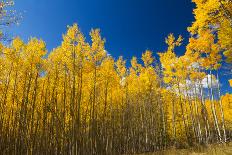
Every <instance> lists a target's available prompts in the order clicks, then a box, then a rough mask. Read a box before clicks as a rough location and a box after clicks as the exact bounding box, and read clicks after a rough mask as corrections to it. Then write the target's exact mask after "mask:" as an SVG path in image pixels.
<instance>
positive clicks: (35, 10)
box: [13, 0, 228, 91]
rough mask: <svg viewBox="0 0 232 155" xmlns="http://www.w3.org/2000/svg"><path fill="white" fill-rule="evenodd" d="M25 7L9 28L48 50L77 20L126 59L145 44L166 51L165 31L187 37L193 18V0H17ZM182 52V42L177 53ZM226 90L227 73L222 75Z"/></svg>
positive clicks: (19, 4) (83, 28) (58, 41)
mask: <svg viewBox="0 0 232 155" xmlns="http://www.w3.org/2000/svg"><path fill="white" fill-rule="evenodd" d="M15 1H16V2H15V8H16V10H18V11H19V12H23V20H22V21H21V24H20V25H19V26H17V27H14V28H13V34H14V35H17V36H20V37H21V38H23V39H24V40H25V41H27V40H28V38H29V37H38V38H42V39H43V40H44V41H45V42H46V43H47V48H48V50H49V51H50V50H51V49H52V48H55V47H56V46H58V45H60V43H61V41H62V34H64V33H65V32H66V28H67V25H72V24H73V23H78V25H79V27H80V28H81V31H82V32H83V33H84V34H85V36H86V37H88V33H89V31H90V30H91V28H100V29H101V32H102V36H103V37H104V38H106V50H107V51H108V52H109V53H110V54H111V55H112V56H113V57H118V56H120V55H123V56H124V58H126V59H127V60H128V61H129V59H130V58H131V57H132V56H137V57H140V56H141V54H142V52H143V51H145V50H146V49H150V50H152V51H153V52H154V53H157V52H158V51H164V50H165V49H166V45H165V43H164V38H165V37H166V36H167V35H168V34H169V33H174V34H175V35H176V36H178V35H179V34H181V35H182V36H183V37H184V38H185V44H186V43H187V41H188V39H187V38H188V37H189V34H188V33H187V30H186V29H187V27H188V26H190V25H191V22H192V21H193V20H194V18H193V15H192V9H193V7H194V4H193V3H191V0H15ZM183 53H184V47H182V48H179V49H177V54H178V55H181V54H183ZM222 84H223V85H224V89H223V90H224V91H226V90H227V89H228V87H227V86H225V85H228V83H227V79H226V78H223V79H222Z"/></svg>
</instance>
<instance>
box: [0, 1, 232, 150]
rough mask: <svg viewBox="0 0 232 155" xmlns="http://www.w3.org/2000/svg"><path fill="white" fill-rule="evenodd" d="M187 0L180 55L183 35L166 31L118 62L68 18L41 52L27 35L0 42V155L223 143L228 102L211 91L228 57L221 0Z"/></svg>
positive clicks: (227, 6) (40, 44)
mask: <svg viewBox="0 0 232 155" xmlns="http://www.w3.org/2000/svg"><path fill="white" fill-rule="evenodd" d="M194 2H195V3H196V9H195V10H194V15H195V18H196V21H195V22H194V23H193V25H192V26H191V27H190V28H189V31H190V33H191V37H190V38H189V43H188V44H187V46H186V52H185V53H184V55H182V56H177V54H176V53H177V52H176V51H177V50H178V49H177V47H179V46H181V44H182V42H183V38H182V37H181V36H179V37H178V38H175V36H174V35H173V34H170V35H169V36H168V37H167V38H166V40H165V42H166V44H167V50H166V51H164V52H160V53H158V55H159V58H157V59H155V58H154V56H153V55H152V52H151V51H150V50H146V51H145V52H144V53H143V54H142V56H141V60H140V59H138V58H137V57H132V59H131V60H130V65H128V64H127V62H126V60H124V59H123V57H122V56H120V57H119V58H118V59H117V60H115V59H114V58H113V57H112V56H110V55H109V53H107V51H106V50H105V39H103V38H102V37H101V35H100V30H99V29H92V30H91V31H90V33H89V35H90V38H91V41H89V42H88V41H86V39H85V36H84V35H83V33H82V32H81V31H80V29H79V27H78V26H77V24H74V25H73V26H69V27H68V30H67V33H66V34H64V35H63V41H62V43H61V44H60V46H58V47H56V48H54V49H53V50H52V51H51V52H50V53H48V52H47V50H46V45H45V42H44V41H42V40H38V39H36V38H32V39H30V40H29V42H28V43H25V42H23V41H22V40H21V39H20V38H15V39H14V40H13V41H12V44H11V45H9V46H5V45H2V44H1V45H0V91H1V93H0V103H1V104H0V144H1V145H0V146H1V147H0V152H4V153H6V154H7V153H8V154H16V153H19V154H26V153H29V154H35V153H40V154H51V153H54V152H55V153H57V154H131V153H141V152H153V151H156V150H161V149H165V148H168V147H171V146H175V147H189V146H194V145H198V144H210V143H215V142H220V143H223V142H227V141H228V139H229V138H231V137H230V135H229V134H228V133H229V132H231V130H232V126H231V124H232V121H231V113H232V110H231V102H232V98H231V95H230V94H226V95H224V96H222V95H221V90H220V83H219V82H220V81H219V74H218V70H219V69H220V67H222V61H223V55H222V52H224V56H226V58H227V62H228V63H229V62H231V57H232V56H231V44H230V42H231V37H230V33H231V27H230V26H229V24H230V20H229V19H230V18H229V16H228V15H229V13H231V3H229V1H228V0H221V1H218V0H194ZM225 10H226V12H225ZM228 12H229V13H228ZM229 82H230V85H232V81H231V80H230V81H229Z"/></svg>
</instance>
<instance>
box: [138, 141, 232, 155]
mask: <svg viewBox="0 0 232 155" xmlns="http://www.w3.org/2000/svg"><path fill="white" fill-rule="evenodd" d="M140 155H232V143H229V144H224V145H210V146H207V147H200V148H191V149H168V150H165V151H157V152H155V153H147V154H140Z"/></svg>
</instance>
